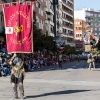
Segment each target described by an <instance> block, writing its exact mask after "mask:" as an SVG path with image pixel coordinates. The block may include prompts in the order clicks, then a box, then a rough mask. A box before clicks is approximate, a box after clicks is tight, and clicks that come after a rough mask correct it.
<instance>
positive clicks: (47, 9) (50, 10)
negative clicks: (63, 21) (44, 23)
mask: <svg viewBox="0 0 100 100" xmlns="http://www.w3.org/2000/svg"><path fill="white" fill-rule="evenodd" d="M45 11H46V13H47V14H48V15H50V14H52V15H54V11H53V10H52V9H49V8H47V7H46V8H45Z"/></svg>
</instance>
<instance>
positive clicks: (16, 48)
mask: <svg viewBox="0 0 100 100" xmlns="http://www.w3.org/2000/svg"><path fill="white" fill-rule="evenodd" d="M3 11H4V19H5V33H6V41H7V50H8V53H31V52H33V38H32V18H33V17H32V16H33V15H32V3H30V5H27V4H26V3H25V4H24V5H20V4H16V5H10V6H9V7H3Z"/></svg>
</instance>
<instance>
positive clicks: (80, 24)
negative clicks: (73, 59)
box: [74, 19, 86, 51]
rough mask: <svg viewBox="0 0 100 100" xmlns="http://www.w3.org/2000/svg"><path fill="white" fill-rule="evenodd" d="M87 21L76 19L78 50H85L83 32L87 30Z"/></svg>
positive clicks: (75, 34)
mask: <svg viewBox="0 0 100 100" xmlns="http://www.w3.org/2000/svg"><path fill="white" fill-rule="evenodd" d="M85 24H86V23H85V21H84V20H81V19H74V40H75V48H76V50H77V51H80V50H84V49H85V45H84V42H83V34H84V31H85Z"/></svg>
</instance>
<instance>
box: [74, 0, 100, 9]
mask: <svg viewBox="0 0 100 100" xmlns="http://www.w3.org/2000/svg"><path fill="white" fill-rule="evenodd" d="M84 7H85V8H92V9H94V11H97V10H100V0H74V10H78V9H79V10H82V9H83V8H84Z"/></svg>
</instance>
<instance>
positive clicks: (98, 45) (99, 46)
mask: <svg viewBox="0 0 100 100" xmlns="http://www.w3.org/2000/svg"><path fill="white" fill-rule="evenodd" d="M96 47H97V48H98V50H100V40H99V41H98V44H97V46H96Z"/></svg>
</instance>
